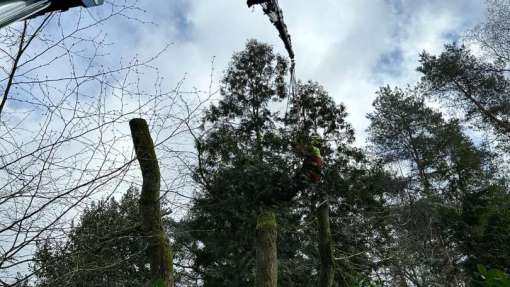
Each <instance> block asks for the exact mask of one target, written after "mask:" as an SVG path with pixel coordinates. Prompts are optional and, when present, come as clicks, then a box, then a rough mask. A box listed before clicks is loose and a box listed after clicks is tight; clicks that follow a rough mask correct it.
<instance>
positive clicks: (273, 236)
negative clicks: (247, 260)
mask: <svg viewBox="0 0 510 287" xmlns="http://www.w3.org/2000/svg"><path fill="white" fill-rule="evenodd" d="M276 240H277V227H276V216H275V214H274V212H264V213H261V214H260V215H259V216H258V217H257V238H256V243H255V249H256V256H257V262H256V264H257V270H256V278H255V286H256V287H276V286H277V282H278V257H277V250H276V243H277V241H276Z"/></svg>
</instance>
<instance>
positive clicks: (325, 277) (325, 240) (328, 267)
mask: <svg viewBox="0 0 510 287" xmlns="http://www.w3.org/2000/svg"><path fill="white" fill-rule="evenodd" d="M317 221H318V222H319V254H320V273H319V287H331V286H333V282H334V280H335V258H334V257H333V240H332V238H331V226H330V222H329V204H328V202H327V201H324V202H322V203H321V204H320V205H319V207H318V208H317Z"/></svg>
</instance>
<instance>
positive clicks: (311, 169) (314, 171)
mask: <svg viewBox="0 0 510 287" xmlns="http://www.w3.org/2000/svg"><path fill="white" fill-rule="evenodd" d="M321 145H322V139H321V138H320V136H319V135H317V134H314V135H312V136H311V137H310V140H309V142H308V143H307V144H300V145H298V146H297V151H298V155H301V156H303V157H304V160H303V166H302V168H301V175H300V176H301V177H303V178H304V179H305V180H307V181H308V182H309V183H312V184H317V183H319V182H320V180H321V174H322V156H321V150H320V147H321Z"/></svg>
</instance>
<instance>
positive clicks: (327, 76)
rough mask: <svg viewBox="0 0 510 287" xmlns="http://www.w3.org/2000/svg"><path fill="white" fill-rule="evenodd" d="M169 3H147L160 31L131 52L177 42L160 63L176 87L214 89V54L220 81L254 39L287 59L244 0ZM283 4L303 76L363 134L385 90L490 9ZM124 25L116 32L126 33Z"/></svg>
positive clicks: (401, 2) (366, 1)
mask: <svg viewBox="0 0 510 287" xmlns="http://www.w3.org/2000/svg"><path fill="white" fill-rule="evenodd" d="M168 2H170V1H164V0H157V1H156V0H154V1H150V3H147V2H146V4H144V5H146V6H147V7H144V9H146V10H147V13H148V15H152V16H150V17H151V18H152V20H153V21H154V22H156V23H157V26H153V25H149V26H147V25H146V26H141V27H138V28H136V31H134V32H133V33H132V34H135V35H137V39H136V41H133V42H130V46H129V49H124V51H128V53H134V52H136V53H138V54H142V55H143V54H150V53H154V52H155V51H157V50H158V49H160V48H162V47H163V46H164V45H165V44H166V43H173V45H172V46H171V47H170V48H169V51H168V52H167V53H166V54H165V55H164V56H163V57H162V58H161V59H160V61H159V63H158V66H159V68H160V69H161V71H160V72H161V73H162V75H163V76H164V77H165V78H166V79H167V80H168V84H169V85H173V84H175V82H177V80H179V79H181V78H182V76H183V75H184V74H185V73H187V78H188V80H187V87H188V88H189V87H199V88H205V87H207V85H208V83H209V75H210V62H211V60H212V58H213V57H215V63H216V65H215V66H216V71H217V73H216V77H215V80H216V81H217V80H219V78H220V77H221V73H220V72H219V71H222V70H223V69H224V68H225V67H226V66H227V64H228V61H229V58H230V56H231V55H232V53H233V52H234V51H238V50H240V49H242V48H243V46H244V44H245V42H246V40H247V39H249V38H256V39H258V40H260V41H264V42H268V43H271V44H273V45H274V46H275V48H276V49H277V50H278V51H279V52H281V53H282V54H285V51H284V49H283V45H282V43H281V42H280V40H279V38H278V35H277V32H276V31H275V30H274V28H273V27H272V26H271V24H270V23H269V22H268V20H267V19H266V17H265V16H264V15H263V14H262V12H261V11H260V9H248V8H247V7H246V5H245V3H244V1H241V0H239V1H234V0H218V1H199V0H196V1H184V0H177V1H171V3H173V4H169V3H168ZM280 5H281V6H282V8H283V10H284V14H285V18H286V21H287V24H288V26H289V30H290V33H291V35H292V39H293V44H294V46H295V51H296V57H297V63H298V70H297V74H298V78H300V79H303V80H308V79H311V80H316V81H318V82H320V83H322V84H323V85H324V86H326V88H327V89H328V90H329V91H330V93H331V95H332V96H334V97H335V99H336V100H337V101H341V102H344V103H345V104H346V105H347V107H348V110H349V112H350V117H349V119H350V121H351V122H352V123H353V125H354V126H355V128H356V130H357V132H358V133H360V134H362V133H363V131H364V130H365V128H366V126H367V121H366V119H365V114H366V113H367V112H368V111H369V110H370V108H371V107H370V105H371V102H372V101H373V99H374V98H375V91H376V90H377V89H378V87H379V86H381V85H385V84H389V85H405V84H406V83H409V84H413V82H414V81H416V80H417V78H418V74H417V73H416V72H415V68H416V66H417V64H418V63H417V59H418V55H419V53H420V52H421V51H423V50H427V51H430V52H434V53H435V52H438V51H440V49H441V48H442V46H443V45H444V44H445V43H446V42H448V41H451V40H452V39H454V38H455V37H457V36H458V35H459V34H461V33H462V32H463V31H464V30H466V29H467V28H469V27H470V26H472V25H473V24H475V23H476V22H477V21H478V20H479V18H480V17H481V14H482V11H483V10H484V9H483V8H482V6H483V3H482V1H481V0H478V1H476V0H469V1H465V0H455V1H440V0H434V1H411V0H408V1H406V0H387V1H383V0H359V1H352V0H343V1H333V0H320V1H304V0H293V1H290V0H287V1H284V0H281V1H280ZM165 9H173V10H172V11H165ZM179 13H180V14H179ZM165 15H173V17H174V18H173V19H172V18H169V17H166V16H165ZM124 21H125V20H122V21H119V22H118V23H116V25H118V27H117V26H115V29H117V28H119V29H120V30H121V31H122V30H123V28H122V26H123V25H124ZM123 37H124V35H123ZM127 39H129V37H128V38H127ZM392 57H393V58H392ZM381 65H385V66H386V67H381Z"/></svg>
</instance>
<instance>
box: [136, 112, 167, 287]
mask: <svg viewBox="0 0 510 287" xmlns="http://www.w3.org/2000/svg"><path fill="white" fill-rule="evenodd" d="M129 126H130V128H131V137H132V138H133V144H134V147H135V152H136V157H137V158H138V162H139V163H140V169H141V171H142V177H143V185H142V193H141V196H140V212H141V215H142V229H143V232H144V235H145V236H146V237H147V239H148V243H149V246H148V249H147V252H148V255H149V257H150V269H151V281H150V282H149V284H148V286H150V287H156V286H157V287H174V278H173V264H172V249H171V246H170V241H169V240H168V238H167V236H166V233H165V231H164V229H163V225H162V223H161V207H160V202H159V190H160V177H161V175H160V171H159V165H158V159H157V157H156V152H155V150H154V143H153V141H152V138H151V135H150V132H149V127H148V125H147V122H146V121H145V120H144V119H133V120H131V121H130V122H129Z"/></svg>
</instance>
